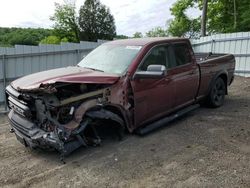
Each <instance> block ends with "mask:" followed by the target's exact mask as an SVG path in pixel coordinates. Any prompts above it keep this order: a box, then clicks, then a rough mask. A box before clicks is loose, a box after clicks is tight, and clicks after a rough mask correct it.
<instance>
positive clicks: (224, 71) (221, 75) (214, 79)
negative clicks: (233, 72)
mask: <svg viewBox="0 0 250 188" xmlns="http://www.w3.org/2000/svg"><path fill="white" fill-rule="evenodd" d="M219 77H224V78H222V79H223V81H224V82H225V86H226V94H228V90H227V89H228V87H227V85H228V72H227V71H226V70H221V71H219V72H217V73H216V74H215V75H214V76H213V78H212V79H211V81H210V83H209V87H208V92H207V95H209V93H210V91H211V89H212V87H213V85H214V83H215V81H216V80H217V78H219ZM224 79H226V80H224Z"/></svg>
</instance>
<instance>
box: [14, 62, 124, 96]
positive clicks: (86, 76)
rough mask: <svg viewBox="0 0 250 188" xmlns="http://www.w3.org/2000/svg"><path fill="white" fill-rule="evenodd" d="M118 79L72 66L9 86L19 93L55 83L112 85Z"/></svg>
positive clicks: (41, 73)
mask: <svg viewBox="0 0 250 188" xmlns="http://www.w3.org/2000/svg"><path fill="white" fill-rule="evenodd" d="M118 79H119V76H118V75H115V74H109V73H104V72H99V71H93V70H91V69H86V68H82V67H77V66H74V67H65V68H58V69H52V70H48V71H43V72H38V73H34V74H31V75H28V76H24V77H22V78H19V79H17V80H15V81H13V82H12V83H11V86H12V87H13V88H15V89H17V90H20V91H21V90H32V89H37V88H39V87H40V86H41V85H48V84H53V83H56V82H65V83H96V84H113V83H115V82H116V81H117V80H118Z"/></svg>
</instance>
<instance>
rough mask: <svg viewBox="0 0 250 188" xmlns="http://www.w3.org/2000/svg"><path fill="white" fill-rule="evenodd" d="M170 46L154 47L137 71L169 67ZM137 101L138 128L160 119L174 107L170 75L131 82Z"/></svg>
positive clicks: (172, 83)
mask: <svg viewBox="0 0 250 188" xmlns="http://www.w3.org/2000/svg"><path fill="white" fill-rule="evenodd" d="M168 49H169V45H168V44H164V45H159V46H155V47H153V48H152V49H151V50H150V51H149V52H148V54H147V55H146V56H145V57H144V59H143V60H142V62H141V63H140V65H139V66H138V68H137V70H139V71H140V70H141V71H146V70H147V67H148V66H149V65H164V66H166V67H167V64H169V61H170V57H169V53H168ZM131 85H132V88H133V92H134V101H135V113H134V114H135V124H136V125H137V126H139V125H141V124H143V123H145V122H147V121H150V120H153V119H155V118H157V117H160V116H161V115H162V114H164V113H166V112H167V111H168V110H170V109H171V108H172V106H173V104H174V103H173V102H174V100H173V98H174V82H173V81H172V79H171V77H170V76H169V75H166V76H165V77H163V78H144V79H134V80H132V81H131Z"/></svg>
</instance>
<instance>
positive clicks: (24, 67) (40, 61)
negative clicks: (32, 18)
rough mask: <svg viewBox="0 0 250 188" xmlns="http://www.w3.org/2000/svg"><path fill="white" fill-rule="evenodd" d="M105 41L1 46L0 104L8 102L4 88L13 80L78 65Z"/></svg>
mask: <svg viewBox="0 0 250 188" xmlns="http://www.w3.org/2000/svg"><path fill="white" fill-rule="evenodd" d="M103 42H105V41H101V40H99V41H98V42H82V41H81V42H80V43H62V44H60V45H39V46H25V45H15V47H14V48H3V47H0V104H1V103H3V102H6V101H5V94H4V90H5V87H6V86H7V85H8V84H9V83H10V82H11V81H13V80H15V79H17V78H19V77H21V76H24V75H28V74H31V73H35V72H40V71H44V70H49V69H53V68H59V67H66V66H71V65H76V64H77V63H78V62H79V61H80V60H81V59H82V57H83V56H86V55H87V54H88V53H89V52H90V51H91V50H93V49H94V48H96V47H97V46H99V45H100V44H102V43H103Z"/></svg>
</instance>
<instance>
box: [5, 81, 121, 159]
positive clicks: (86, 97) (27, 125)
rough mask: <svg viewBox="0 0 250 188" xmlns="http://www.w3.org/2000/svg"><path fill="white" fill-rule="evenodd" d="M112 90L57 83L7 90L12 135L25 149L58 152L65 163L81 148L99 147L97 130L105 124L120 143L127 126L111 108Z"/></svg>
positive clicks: (86, 85)
mask: <svg viewBox="0 0 250 188" xmlns="http://www.w3.org/2000/svg"><path fill="white" fill-rule="evenodd" d="M110 87H111V85H107V84H81V83H54V84H47V85H40V87H39V88H36V89H30V90H21V89H19V90H18V91H17V90H15V89H14V88H13V87H11V86H8V87H7V89H6V92H7V94H6V95H7V98H8V104H9V108H10V110H11V111H10V113H9V119H10V121H11V125H12V128H11V131H12V132H15V134H16V136H17V139H19V141H20V140H21V142H22V143H23V144H24V145H26V146H29V147H32V148H36V147H40V148H48V149H50V148H52V149H56V150H57V151H59V152H60V154H61V160H62V161H63V159H64V157H65V156H66V155H68V154H70V153H71V152H72V151H74V150H76V149H77V148H79V147H81V146H98V145H100V143H101V138H100V136H99V131H98V128H99V127H100V125H101V124H103V123H106V124H109V125H110V126H113V127H114V129H115V130H116V133H117V136H118V138H119V139H121V138H122V135H123V133H124V128H125V122H124V119H123V118H122V117H121V116H120V115H119V114H117V113H114V112H113V111H112V110H110V109H109V108H110V107H108V106H109V103H110ZM20 122H23V123H22V126H23V127H21V126H20V125H18V124H19V123H20ZM24 135H25V136H24Z"/></svg>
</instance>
